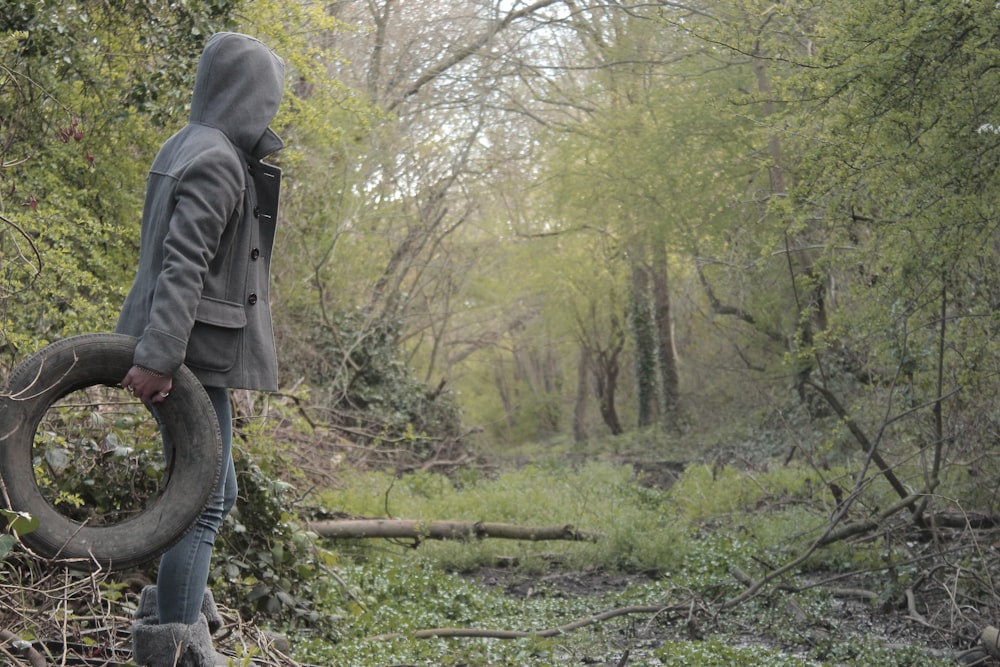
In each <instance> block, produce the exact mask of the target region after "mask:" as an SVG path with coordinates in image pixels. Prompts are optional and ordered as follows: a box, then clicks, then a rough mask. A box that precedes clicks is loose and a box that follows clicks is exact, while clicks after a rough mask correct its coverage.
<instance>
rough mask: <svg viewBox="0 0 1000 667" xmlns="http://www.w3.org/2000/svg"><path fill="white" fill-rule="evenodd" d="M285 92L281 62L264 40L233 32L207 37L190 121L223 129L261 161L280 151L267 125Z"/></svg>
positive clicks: (283, 71) (196, 79) (279, 142)
mask: <svg viewBox="0 0 1000 667" xmlns="http://www.w3.org/2000/svg"><path fill="white" fill-rule="evenodd" d="M284 88H285V63H284V61H282V60H281V58H279V57H278V56H277V55H276V54H275V53H274V52H273V51H272V50H271V49H270V48H268V47H267V46H265V45H264V44H263V43H262V42H260V41H258V40H256V39H254V38H253V37H248V36H247V35H241V34H239V33H234V32H219V33H215V34H214V35H212V36H211V37H209V39H208V42H207V43H206V44H205V50H204V51H203V52H202V54H201V60H199V61H198V74H197V76H196V78H195V83H194V93H193V95H192V97H191V122H192V123H197V124H200V125H208V126H211V127H214V128H216V129H219V130H221V131H222V132H223V133H225V135H226V136H227V137H228V138H229V140H230V141H232V142H233V143H234V144H235V145H236V146H237V147H238V148H239V149H241V150H242V151H244V152H245V153H246V154H248V155H251V156H253V157H256V158H262V157H264V156H266V155H269V154H270V153H273V152H275V151H276V150H278V149H280V148H281V140H280V139H279V138H278V136H277V135H276V134H274V132H272V131H271V130H270V129H269V128H268V125H270V124H271V121H273V120H274V116H275V114H277V113H278V106H279V105H280V104H281V96H282V93H283V92H284Z"/></svg>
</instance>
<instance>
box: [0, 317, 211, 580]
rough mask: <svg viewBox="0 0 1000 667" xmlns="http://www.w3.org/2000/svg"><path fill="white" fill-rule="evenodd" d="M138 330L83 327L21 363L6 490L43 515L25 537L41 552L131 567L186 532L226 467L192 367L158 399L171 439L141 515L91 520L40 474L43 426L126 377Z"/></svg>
mask: <svg viewBox="0 0 1000 667" xmlns="http://www.w3.org/2000/svg"><path fill="white" fill-rule="evenodd" d="M136 342H137V341H136V339H135V338H133V337H131V336H124V335H121V334H111V333H107V334H83V335H80V336H73V337H70V338H66V339H63V340H61V341H58V342H56V343H53V344H52V345H49V346H47V347H45V348H43V349H42V350H40V351H39V352H37V353H35V354H33V355H32V356H30V357H28V358H27V359H25V360H24V361H23V362H21V363H20V364H18V365H17V366H16V367H15V368H14V370H13V371H12V372H11V374H10V377H9V379H8V382H7V387H6V390H5V391H4V392H3V395H2V396H0V492H3V500H4V502H5V503H6V504H7V506H8V508H9V509H11V510H14V511H19V512H27V513H29V514H30V515H32V516H33V517H35V518H36V519H38V528H37V529H36V530H34V531H32V532H30V533H28V534H26V535H24V536H22V537H21V539H22V541H23V542H24V544H25V545H26V546H27V547H28V548H29V549H30V550H31V551H32V552H34V553H35V554H36V555H38V556H41V557H43V558H47V559H51V560H54V561H60V562H73V563H74V564H76V565H78V566H79V565H83V566H87V565H88V564H89V566H90V567H94V568H98V567H99V568H102V569H112V568H114V569H124V568H128V567H133V566H135V565H139V564H142V563H144V562H147V561H149V560H152V559H153V558H156V557H157V556H159V555H160V554H162V553H163V552H164V551H166V550H167V549H169V548H170V547H171V546H173V545H174V544H175V543H176V542H177V541H178V540H180V539H181V538H182V537H183V536H184V535H185V534H186V533H187V531H188V530H190V528H191V527H192V526H193V525H194V523H195V521H196V520H197V518H198V517H199V516H200V515H201V513H202V511H203V510H204V508H205V506H206V505H207V504H208V501H209V499H210V497H211V495H212V492H213V491H214V489H215V487H216V485H217V483H218V478H219V474H220V469H221V436H220V433H219V424H218V420H217V417H216V414H215V410H214V408H213V407H212V403H211V401H210V400H209V398H208V394H206V392H205V389H204V387H202V385H201V383H200V382H199V381H198V379H197V378H196V377H195V376H194V374H193V373H192V372H191V371H190V370H189V369H188V368H186V367H184V366H182V367H181V368H180V369H179V371H178V372H177V373H176V374H175V375H174V376H173V387H172V388H171V392H170V398H169V400H166V401H163V402H162V403H158V404H157V406H156V411H157V415H158V417H159V420H160V423H161V426H162V428H163V429H164V430H165V431H166V439H167V442H168V443H170V446H171V456H170V457H169V458H170V466H169V469H168V471H167V476H166V479H165V482H164V484H163V485H162V486H161V489H160V491H159V492H158V493H157V494H156V495H155V496H154V497H152V498H151V499H150V501H149V502H148V504H147V505H146V507H144V508H143V509H142V511H141V512H139V513H138V514H136V515H134V516H132V517H130V518H128V519H126V520H124V521H121V522H119V523H114V524H105V525H100V526H88V525H85V524H82V523H79V522H77V521H74V520H72V519H69V518H67V517H65V516H63V515H62V514H60V513H59V512H58V511H57V510H56V509H55V508H54V507H53V505H52V504H51V503H49V501H48V500H47V499H46V498H45V497H44V496H43V494H42V492H41V490H40V489H39V487H38V483H37V480H36V479H35V474H34V467H33V451H32V450H33V443H34V438H35V434H36V431H37V429H38V425H39V423H40V422H41V420H42V419H43V418H44V416H45V414H46V412H47V411H48V410H49V408H51V407H52V405H53V404H54V403H55V402H56V401H57V400H59V399H60V398H62V397H63V396H66V395H67V394H69V393H71V392H73V391H77V390H80V389H83V388H86V387H90V386H95V385H108V386H115V385H117V384H118V383H119V382H120V381H121V379H122V378H123V377H125V375H126V373H127V372H128V370H129V368H131V366H132V355H133V352H134V351H135V345H136Z"/></svg>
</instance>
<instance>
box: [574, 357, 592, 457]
mask: <svg viewBox="0 0 1000 667" xmlns="http://www.w3.org/2000/svg"><path fill="white" fill-rule="evenodd" d="M591 363H592V361H591V354H590V350H588V349H587V346H586V345H583V344H582V343H581V344H580V360H579V362H578V363H577V366H576V400H575V401H574V403H573V442H574V443H576V444H580V443H582V442H586V441H587V394H588V393H589V386H588V384H589V383H588V382H587V369H588V368H589V367H590V365H591Z"/></svg>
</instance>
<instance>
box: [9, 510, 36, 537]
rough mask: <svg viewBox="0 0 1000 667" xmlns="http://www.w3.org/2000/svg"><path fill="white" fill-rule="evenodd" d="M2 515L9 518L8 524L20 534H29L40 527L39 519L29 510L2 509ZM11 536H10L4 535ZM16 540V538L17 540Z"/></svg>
mask: <svg viewBox="0 0 1000 667" xmlns="http://www.w3.org/2000/svg"><path fill="white" fill-rule="evenodd" d="M0 516H4V517H5V518H6V519H7V525H8V526H9V527H10V529H11V530H12V531H13V532H15V533H17V534H18V535H27V534H28V533H30V532H32V531H34V530H35V529H36V528H38V519H36V518H35V517H33V516H31V514H29V513H27V512H15V511H14V510H7V509H0ZM3 537H10V536H6V535H5V536H3ZM15 541H16V540H15Z"/></svg>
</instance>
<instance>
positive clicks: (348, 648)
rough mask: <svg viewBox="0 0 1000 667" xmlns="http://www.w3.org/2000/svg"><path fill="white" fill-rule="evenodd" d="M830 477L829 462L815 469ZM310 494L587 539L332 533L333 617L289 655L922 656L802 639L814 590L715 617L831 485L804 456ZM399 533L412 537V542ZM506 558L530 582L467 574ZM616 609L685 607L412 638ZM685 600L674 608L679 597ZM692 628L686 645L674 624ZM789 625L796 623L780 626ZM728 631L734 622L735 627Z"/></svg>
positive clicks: (577, 658) (376, 484)
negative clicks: (568, 585) (674, 474)
mask: <svg viewBox="0 0 1000 667" xmlns="http://www.w3.org/2000/svg"><path fill="white" fill-rule="evenodd" d="M829 474H830V475H833V474H835V473H829ZM344 480H345V482H344V484H343V485H342V486H341V487H340V488H337V489H332V490H326V491H324V492H322V494H321V495H320V496H319V500H320V504H321V505H322V506H324V507H326V508H328V509H332V510H337V511H343V512H347V513H350V514H355V515H364V516H369V517H395V518H406V519H423V520H432V519H448V520H465V521H491V522H509V523H513V524H521V525H538V524H544V525H564V524H572V525H573V526H575V527H576V528H578V529H580V530H585V531H590V532H593V533H597V534H599V535H601V538H600V539H599V540H598V541H597V542H594V543H590V542H567V541H549V542H527V541H526V542H518V541H512V540H502V539H484V540H472V541H432V540H427V541H422V542H421V543H419V545H413V544H412V543H410V542H405V541H404V542H402V543H400V542H394V541H388V540H357V541H350V542H344V541H340V542H336V543H330V544H328V545H327V546H328V547H330V548H331V549H335V550H336V552H337V553H338V554H339V557H338V558H339V560H338V561H337V563H336V566H335V567H336V570H337V573H338V576H339V577H340V578H341V580H342V582H343V588H342V594H341V596H340V597H339V598H337V599H329V600H325V601H322V602H321V603H319V605H318V609H319V611H320V612H321V613H323V614H327V615H330V616H336V617H337V621H336V623H334V624H333V625H334V627H336V631H335V632H334V633H333V634H332V635H331V634H326V633H324V634H311V633H310V632H309V631H308V630H303V629H302V628H299V629H298V630H295V629H292V630H290V632H291V633H292V634H293V635H294V636H295V638H296V641H295V645H296V647H297V650H296V657H297V658H298V659H299V660H300V661H303V662H311V663H314V664H319V665H337V666H339V667H353V666H359V667H360V666H365V667H368V666H373V665H396V664H406V665H428V666H430V665H456V666H457V665H484V666H486V665H488V666H491V667H494V666H496V667H499V666H507V665H509V666H511V667H514V666H517V667H534V666H538V667H541V666H543V665H561V664H566V665H574V664H583V663H584V661H586V660H602V661H605V662H606V663H609V664H617V662H618V660H620V659H621V658H622V657H623V656H624V654H625V652H626V651H629V652H630V659H629V661H628V662H627V664H628V665H630V667H636V666H638V665H651V666H678V665H692V666H698V667H701V666H706V665H707V666H709V667H711V666H712V665H727V666H729V665H735V666H739V665H761V664H768V665H778V666H794V667H798V666H799V665H870V666H879V667H895V666H897V665H898V666H899V667H902V666H903V665H909V666H913V667H931V666H932V665H935V664H939V663H935V662H934V661H932V660H930V659H928V658H926V657H925V656H923V655H922V654H921V653H920V652H919V651H918V650H914V651H913V652H900V651H896V652H892V651H886V650H883V649H882V648H881V646H880V645H879V644H878V643H877V642H866V641H864V640H862V639H858V638H852V637H851V636H850V634H849V633H848V632H847V631H846V630H845V634H844V636H842V637H840V638H839V639H838V640H836V641H834V640H829V639H828V640H823V641H821V642H817V641H811V640H808V641H807V637H808V636H809V630H810V628H812V627H814V626H815V625H819V624H822V623H824V622H826V619H828V618H830V617H833V618H836V616H837V613H836V611H833V610H831V608H830V606H829V604H830V602H829V600H828V599H827V597H826V596H825V594H824V593H823V591H822V590H819V589H816V590H810V591H806V592H803V593H800V594H798V595H797V596H796V601H797V602H798V603H800V605H801V607H802V608H803V609H806V610H807V611H808V615H809V618H808V619H807V620H805V621H802V620H801V619H800V620H798V621H793V620H791V619H790V618H789V616H788V615H787V613H786V612H785V611H784V609H785V601H784V600H785V595H786V594H784V593H781V592H780V591H776V590H774V589H773V588H772V589H769V590H767V591H765V592H764V593H763V594H762V595H761V596H759V597H757V598H755V599H754V600H752V601H751V602H748V603H746V604H744V605H741V606H739V607H737V608H736V609H734V610H733V611H731V612H726V613H725V614H724V615H719V616H717V615H715V613H714V611H713V610H717V609H718V606H719V605H720V604H721V603H722V602H723V601H724V600H727V599H731V598H732V597H734V596H735V595H738V594H739V593H740V592H741V591H742V590H744V589H743V585H742V584H740V583H739V582H738V581H737V579H736V578H735V577H734V571H735V569H736V568H739V569H740V570H742V571H744V572H747V573H749V574H750V575H751V576H753V577H761V576H764V575H765V574H766V572H767V571H768V569H769V566H770V567H773V566H774V565H780V564H782V563H783V562H787V561H788V560H790V559H791V558H793V557H795V556H796V555H797V554H798V553H800V552H801V551H802V550H803V549H804V547H805V546H806V545H807V544H808V543H809V541H810V540H811V539H813V538H814V537H815V536H816V535H817V534H818V531H819V530H820V529H821V528H822V527H823V525H824V522H825V521H826V518H827V516H828V512H829V510H830V509H831V508H832V506H833V505H832V503H833V501H832V499H831V498H829V497H827V494H828V493H829V492H828V491H827V489H826V486H825V484H824V483H822V480H820V479H819V478H818V477H817V475H816V473H815V472H814V471H811V470H807V469H796V468H783V467H776V468H775V469H773V470H770V471H768V472H761V473H757V474H753V475H750V474H747V473H740V472H737V471H735V470H732V469H722V470H716V471H715V473H714V474H713V471H712V470H711V469H709V468H707V467H700V466H694V467H691V468H690V469H689V470H688V471H687V472H686V473H685V474H684V475H683V476H682V478H681V479H680V480H679V481H678V483H677V484H675V485H674V486H673V487H672V488H671V489H669V490H662V489H653V488H646V487H643V486H642V485H640V484H639V483H638V482H637V480H636V478H635V475H634V472H633V469H632V468H631V467H629V466H622V465H615V464H611V463H599V462H593V463H587V464H582V465H579V466H577V467H574V468H570V467H568V466H567V465H566V464H565V462H560V461H551V462H543V463H539V464H535V465H530V466H527V467H522V468H519V469H517V470H509V471H504V472H501V473H499V474H496V475H492V476H487V475H483V474H479V473H474V472H471V471H467V472H465V473H464V474H463V475H460V476H459V477H458V478H446V477H444V476H441V475H435V474H431V473H416V474H410V475H403V476H399V477H397V476H394V475H392V474H388V473H374V472H373V473H358V474H354V475H351V476H346V477H345V478H344ZM414 546H415V548H414ZM884 557H885V554H884V553H883V550H882V548H881V547H880V546H878V545H869V546H864V545H854V546H853V547H852V548H850V549H848V548H846V547H843V546H840V545H835V546H832V547H830V548H827V549H823V550H821V551H819V552H817V554H816V555H815V556H814V557H813V558H812V559H811V560H810V561H809V562H808V563H806V564H805V566H804V568H803V569H816V570H824V571H826V572H836V571H851V570H855V569H858V568H864V567H868V566H870V565H872V564H875V565H876V566H877V565H878V564H879V563H884ZM500 562H502V563H505V564H511V563H513V564H514V566H513V567H514V568H515V569H514V571H513V572H512V573H511V575H510V576H511V577H512V578H514V579H519V580H521V581H526V582H528V583H529V584H531V585H532V587H533V594H532V595H530V596H528V597H511V596H509V595H507V594H505V592H504V590H502V589H501V588H498V587H494V588H490V587H484V586H482V585H480V584H478V583H476V582H475V581H474V580H472V579H471V578H470V577H469V576H467V573H469V572H474V571H475V570H476V569H477V568H480V567H482V566H494V565H496V564H497V563H500ZM594 571H603V572H646V573H655V576H654V577H652V578H649V579H644V581H645V583H641V584H635V585H632V586H629V587H628V588H626V589H624V590H621V591H614V592H597V591H594V592H593V593H592V594H586V593H587V591H582V594H581V591H574V592H572V593H566V592H564V591H562V590H561V589H559V588H558V587H553V586H549V585H547V583H546V582H547V581H549V577H551V576H554V575H558V574H559V573H563V574H565V573H570V572H583V573H586V572H594ZM629 605H662V606H665V607H676V606H678V605H680V606H681V607H683V609H685V610H687V611H684V612H683V613H678V612H677V611H676V610H674V611H673V612H663V613H661V614H648V613H642V614H630V615H625V616H620V617H617V618H613V619H610V620H605V621H602V622H599V623H595V624H592V625H588V626H587V627H584V628H581V629H577V630H574V631H572V632H568V633H565V634H562V635H559V636H557V637H552V638H545V637H539V636H537V635H534V636H529V637H524V638H519V639H490V638H438V637H433V638H416V637H415V636H414V634H415V633H416V632H417V631H420V630H427V629H430V628H465V629H468V628H480V629H492V630H517V631H525V632H535V633H537V632H538V631H540V630H544V629H546V628H553V627H557V626H560V625H563V624H565V623H568V622H571V621H574V620H577V619H581V618H587V617H589V616H591V615H593V614H597V613H600V612H603V611H607V610H609V609H616V608H622V607H625V606H629ZM685 605H686V606H685ZM692 619H693V620H696V621H697V622H698V624H699V625H700V626H701V630H702V634H703V639H701V640H699V641H692V640H691V637H690V630H689V627H688V621H689V620H692ZM797 623H798V624H801V627H799V626H797V625H796V624H797ZM744 634H746V635H749V637H747V636H743V635H744Z"/></svg>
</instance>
